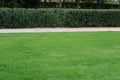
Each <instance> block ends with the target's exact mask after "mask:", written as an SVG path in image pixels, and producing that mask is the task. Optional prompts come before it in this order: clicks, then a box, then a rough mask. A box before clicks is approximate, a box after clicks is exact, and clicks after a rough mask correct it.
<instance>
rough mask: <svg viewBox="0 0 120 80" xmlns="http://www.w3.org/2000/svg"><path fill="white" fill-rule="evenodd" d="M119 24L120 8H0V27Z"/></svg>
mask: <svg viewBox="0 0 120 80" xmlns="http://www.w3.org/2000/svg"><path fill="white" fill-rule="evenodd" d="M89 26H90V27H92V26H109V27H111V26H120V10H76V9H75V10H73V9H71V10H70V9H69V10H68V9H18V8H16V9H8V8H6V9H4V8H2V9H0V28H28V27H89Z"/></svg>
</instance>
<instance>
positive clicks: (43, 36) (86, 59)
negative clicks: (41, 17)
mask: <svg viewBox="0 0 120 80" xmlns="http://www.w3.org/2000/svg"><path fill="white" fill-rule="evenodd" d="M0 80H120V32H81V33H21V34H18V33H17V34H0Z"/></svg>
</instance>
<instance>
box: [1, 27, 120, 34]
mask: <svg viewBox="0 0 120 80" xmlns="http://www.w3.org/2000/svg"><path fill="white" fill-rule="evenodd" d="M98 31H99V32H101V31H120V27H100V28H94V27H92V28H27V29H26V28H25V29H0V33H38V32H98Z"/></svg>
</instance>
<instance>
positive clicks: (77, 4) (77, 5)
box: [75, 0, 80, 8]
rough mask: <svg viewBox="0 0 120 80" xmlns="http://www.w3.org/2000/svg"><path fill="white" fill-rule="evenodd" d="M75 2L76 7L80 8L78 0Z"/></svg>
mask: <svg viewBox="0 0 120 80" xmlns="http://www.w3.org/2000/svg"><path fill="white" fill-rule="evenodd" d="M75 3H76V8H80V5H79V3H80V0H75Z"/></svg>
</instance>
